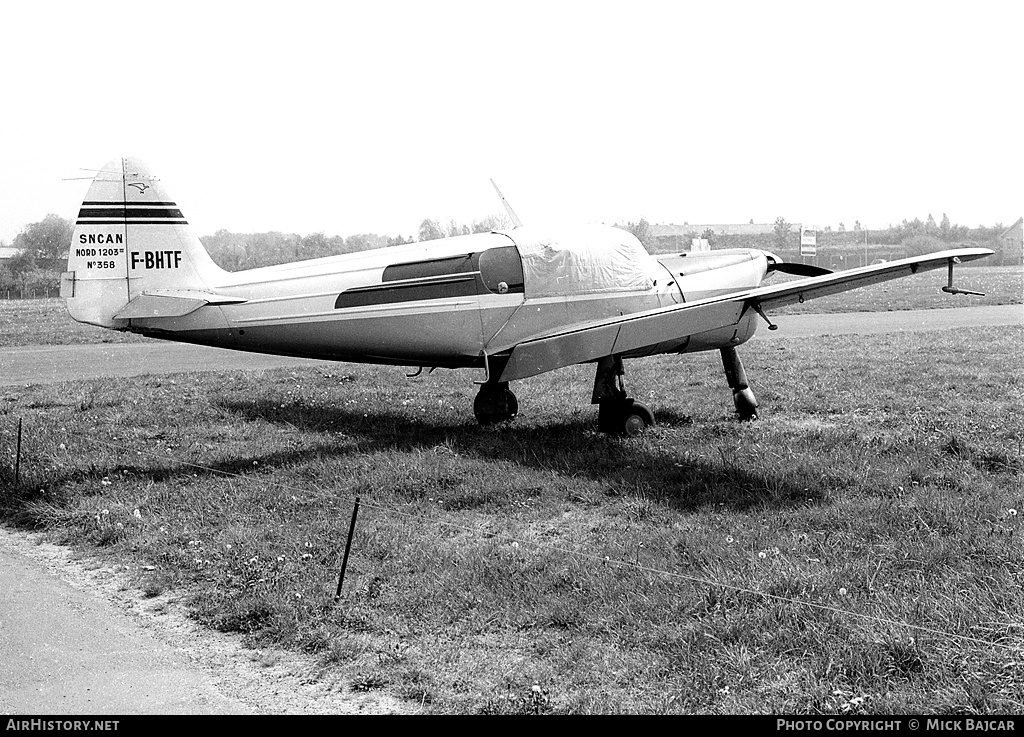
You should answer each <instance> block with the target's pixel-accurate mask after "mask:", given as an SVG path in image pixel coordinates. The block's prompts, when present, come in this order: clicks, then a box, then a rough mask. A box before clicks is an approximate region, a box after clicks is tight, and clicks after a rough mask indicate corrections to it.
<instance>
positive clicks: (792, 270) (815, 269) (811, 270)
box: [768, 261, 832, 276]
mask: <svg viewBox="0 0 1024 737" xmlns="http://www.w3.org/2000/svg"><path fill="white" fill-rule="evenodd" d="M768 271H769V273H770V272H772V271H781V272H782V273H783V274H792V275H793V276H825V275H826V274H831V273H832V272H831V271H830V270H828V269H823V268H822V267H820V266H812V265H811V264H797V263H790V262H788V261H777V262H775V263H770V264H768Z"/></svg>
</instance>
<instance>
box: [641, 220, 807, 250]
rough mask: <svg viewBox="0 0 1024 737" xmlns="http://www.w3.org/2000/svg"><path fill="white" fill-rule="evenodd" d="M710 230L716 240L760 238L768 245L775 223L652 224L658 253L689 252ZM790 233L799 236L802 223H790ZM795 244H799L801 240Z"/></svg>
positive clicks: (653, 239)
mask: <svg viewBox="0 0 1024 737" xmlns="http://www.w3.org/2000/svg"><path fill="white" fill-rule="evenodd" d="M708 230H711V231H712V232H713V233H714V237H715V238H721V239H724V240H725V241H730V240H733V239H735V238H736V237H745V238H746V239H755V238H758V237H760V238H761V239H764V241H765V243H766V244H767V243H768V242H769V240H770V239H771V238H772V237H774V235H775V223H716V224H700V225H691V224H689V223H683V224H682V225H676V224H674V223H662V224H659V225H655V224H652V225H651V240H652V241H653V242H654V248H655V250H657V251H661V252H665V251H687V250H689V249H690V247H691V244H692V242H693V239H694V238H701V237H702V236H703V234H704V233H706V232H707V231H708ZM789 231H790V232H791V233H795V234H799V233H800V223H790V224H789ZM794 243H799V238H797V239H796V240H795V241H794ZM716 247H717V246H716Z"/></svg>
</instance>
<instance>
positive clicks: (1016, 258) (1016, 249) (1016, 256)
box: [999, 217, 1024, 263]
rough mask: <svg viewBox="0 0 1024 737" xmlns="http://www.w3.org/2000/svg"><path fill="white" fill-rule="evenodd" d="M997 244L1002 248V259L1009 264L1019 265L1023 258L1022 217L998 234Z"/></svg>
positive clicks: (1023, 228)
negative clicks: (1007, 260)
mask: <svg viewBox="0 0 1024 737" xmlns="http://www.w3.org/2000/svg"><path fill="white" fill-rule="evenodd" d="M999 242H1000V243H1001V244H1002V246H1003V258H1007V259H1009V260H1010V263H1020V259H1022V258H1024V217H1020V218H1017V222H1015V223H1014V224H1013V225H1011V226H1010V227H1009V228H1007V229H1006V230H1004V231H1003V232H1002V233H1000V234H999Z"/></svg>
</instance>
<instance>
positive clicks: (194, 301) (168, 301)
mask: <svg viewBox="0 0 1024 737" xmlns="http://www.w3.org/2000/svg"><path fill="white" fill-rule="evenodd" d="M245 301H246V299H245V298H243V297H229V296H227V295H223V294H214V293H213V292H204V291H200V290H194V289H176V290H170V289H168V290H159V291H153V292H146V293H144V294H140V295H139V296H138V297H136V298H135V299H133V300H132V301H131V302H129V303H128V304H126V305H125V306H124V307H122V308H121V309H120V310H119V311H118V312H117V314H115V315H114V319H115V320H138V319H142V318H150V317H182V316H183V315H188V314H189V313H191V312H195V311H196V310H198V309H199V308H200V307H205V306H206V305H226V304H241V303H242V302H245Z"/></svg>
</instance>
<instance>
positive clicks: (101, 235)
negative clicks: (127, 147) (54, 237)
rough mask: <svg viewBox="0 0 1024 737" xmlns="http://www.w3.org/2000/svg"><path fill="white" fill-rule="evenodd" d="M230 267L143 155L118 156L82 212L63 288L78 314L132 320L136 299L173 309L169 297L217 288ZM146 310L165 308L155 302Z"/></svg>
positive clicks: (100, 321)
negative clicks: (219, 261)
mask: <svg viewBox="0 0 1024 737" xmlns="http://www.w3.org/2000/svg"><path fill="white" fill-rule="evenodd" d="M223 274H224V272H223V271H222V270H221V269H220V267H218V266H217V265H216V264H215V263H214V262H213V260H212V259H211V258H210V256H209V254H208V253H207V252H206V249H205V248H203V244H202V243H201V242H200V241H199V239H198V238H197V237H196V236H195V234H194V233H193V232H192V229H191V228H190V227H189V225H188V223H187V222H186V221H185V218H184V216H183V215H182V214H181V210H179V209H178V206H177V205H176V204H175V203H174V202H173V201H172V200H171V198H170V197H169V196H168V195H167V193H166V191H165V190H164V187H163V183H162V182H161V181H160V180H159V179H156V178H155V177H154V176H153V175H152V173H150V171H149V169H148V168H147V167H146V166H145V164H143V163H142V162H140V161H138V160H136V159H128V158H126V159H115V160H114V161H111V162H110V163H109V164H107V165H106V166H104V167H103V169H102V170H100V173H99V174H97V175H96V178H95V179H94V180H93V183H92V185H91V186H90V187H89V192H88V194H87V195H86V197H85V201H84V202H83V203H82V209H81V210H80V211H79V213H78V219H77V221H76V223H75V231H74V235H73V236H72V240H71V252H70V254H69V257H68V270H67V272H66V273H65V274H64V275H63V276H62V278H61V296H62V297H65V298H66V300H67V307H68V312H69V313H71V317H73V318H74V319H75V320H78V321H79V322H85V323H90V324H93V325H99V326H101V327H106V328H126V327H127V326H128V320H129V319H130V318H131V317H141V316H143V315H140V314H134V313H133V310H132V309H131V308H129V309H128V310H126V309H125V308H126V307H128V305H129V303H132V302H133V301H135V304H136V305H138V300H139V299H140V298H144V299H147V300H150V302H149V303H147V306H151V302H152V300H154V299H156V300H157V302H160V300H163V301H164V303H165V306H164V307H162V308H160V309H167V308H166V302H167V301H168V300H170V301H171V302H174V300H175V299H180V297H181V296H182V295H187V294H190V293H204V292H210V291H211V287H213V286H214V285H216V284H217V283H218V282H220V281H221V277H222V276H223ZM203 303H204V302H199V304H203ZM182 309H183V308H182V307H181V305H180V304H179V305H177V306H172V307H171V308H170V311H169V312H166V313H165V314H168V315H170V314H175V313H176V314H184V313H183V312H182V311H181V310H182ZM193 309H194V307H193ZM137 311H138V310H136V312H137ZM147 316H150V317H157V316H161V314H160V311H159V310H157V311H156V312H154V311H153V310H152V309H150V310H149V311H148V315H147Z"/></svg>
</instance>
